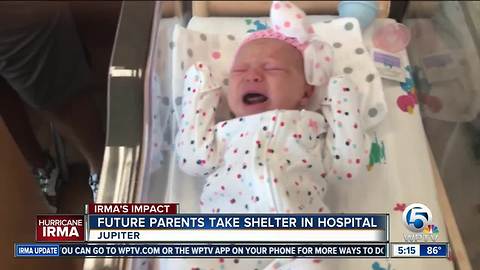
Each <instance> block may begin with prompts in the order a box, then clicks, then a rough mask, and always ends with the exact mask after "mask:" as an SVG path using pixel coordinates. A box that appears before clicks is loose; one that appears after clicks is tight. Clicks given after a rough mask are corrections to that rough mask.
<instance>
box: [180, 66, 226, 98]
mask: <svg viewBox="0 0 480 270" xmlns="http://www.w3.org/2000/svg"><path fill="white" fill-rule="evenodd" d="M217 88H220V85H219V84H218V83H216V80H215V79H214V77H213V74H212V72H211V71H210V68H209V67H208V66H207V65H206V64H205V63H203V62H197V63H196V64H195V65H192V66H191V67H190V68H189V69H188V70H187V72H186V73H185V77H184V92H185V93H188V92H190V93H192V94H194V93H198V92H205V91H209V90H213V89H217Z"/></svg>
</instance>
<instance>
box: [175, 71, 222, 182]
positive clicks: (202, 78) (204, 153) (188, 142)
mask: <svg viewBox="0 0 480 270" xmlns="http://www.w3.org/2000/svg"><path fill="white" fill-rule="evenodd" d="M220 89H221V88H220V86H219V84H217V83H216V82H215V80H214V79H213V77H212V74H211V72H210V70H209V68H208V67H207V66H206V65H205V64H204V63H201V62H199V63H196V64H195V65H193V66H191V67H190V68H189V69H188V70H187V72H186V74H185V77H184V90H183V104H182V114H181V116H180V128H179V131H178V133H177V137H176V140H175V145H176V153H177V157H178V162H179V165H180V168H181V169H182V170H183V171H184V172H185V173H187V174H190V175H194V176H205V175H208V174H210V173H211V172H212V171H214V170H215V168H218V163H219V160H220V159H221V157H220V151H219V149H218V148H219V145H218V144H219V143H218V141H217V139H216V129H215V112H216V108H217V106H218V103H219V101H220V95H221V90H220Z"/></svg>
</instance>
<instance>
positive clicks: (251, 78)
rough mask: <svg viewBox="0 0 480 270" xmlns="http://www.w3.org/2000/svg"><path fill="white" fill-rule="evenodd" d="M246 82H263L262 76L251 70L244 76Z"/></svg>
mask: <svg viewBox="0 0 480 270" xmlns="http://www.w3.org/2000/svg"><path fill="white" fill-rule="evenodd" d="M245 80H246V81H247V82H261V81H263V74H262V73H261V72H259V71H258V70H256V69H251V70H249V71H248V72H247V74H246V76H245Z"/></svg>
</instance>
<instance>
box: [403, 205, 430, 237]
mask: <svg viewBox="0 0 480 270" xmlns="http://www.w3.org/2000/svg"><path fill="white" fill-rule="evenodd" d="M402 218H403V223H404V224H405V226H407V228H408V229H409V230H410V231H412V232H421V231H423V229H424V228H425V227H426V226H427V225H428V224H430V222H432V212H431V211H430V209H429V208H428V207H426V206H425V205H423V204H421V203H412V204H410V205H409V206H407V208H405V210H403V215H402Z"/></svg>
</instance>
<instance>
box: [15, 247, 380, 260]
mask: <svg viewBox="0 0 480 270" xmlns="http://www.w3.org/2000/svg"><path fill="white" fill-rule="evenodd" d="M388 256H389V249H388V243H382V244H365V243H345V244H333V243H328V244H327V243H325V244H323V243H322V244H291V243H275V244H246V243H242V244H237V243H235V244H231V243H229V244H63V243H61V244H39V243H35V244H33V243H23V244H15V257H163V258H194V257H202V258H219V257H220V258H223V257H247V258H268V257H275V258H282V257H284V258H286V257H289V258H290V257H305V258H308V257H318V258H322V257H334V258H387V257H388Z"/></svg>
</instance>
